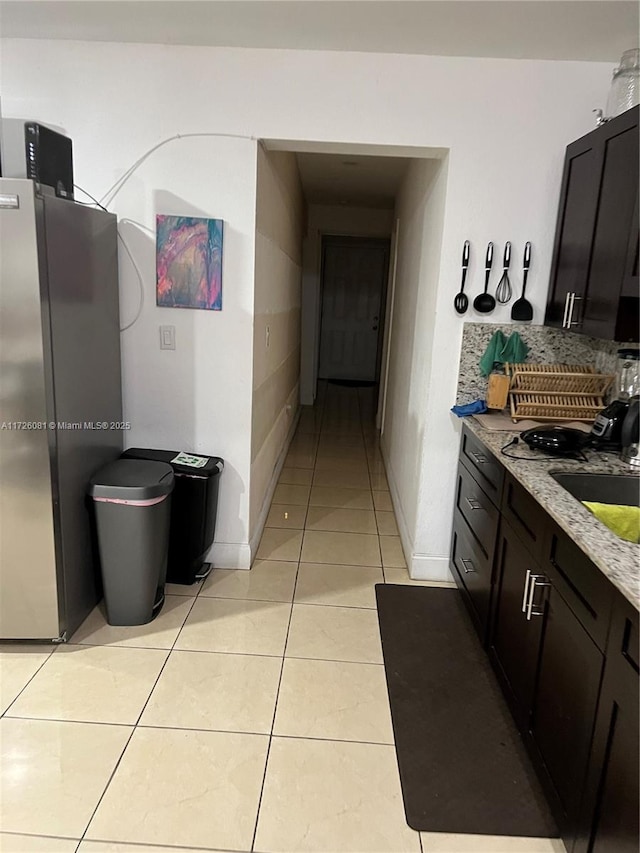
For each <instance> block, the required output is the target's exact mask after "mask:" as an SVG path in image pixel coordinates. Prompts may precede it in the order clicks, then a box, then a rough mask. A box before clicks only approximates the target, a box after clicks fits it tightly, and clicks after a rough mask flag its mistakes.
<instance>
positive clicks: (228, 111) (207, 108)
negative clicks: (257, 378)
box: [1, 40, 611, 558]
mask: <svg viewBox="0 0 640 853" xmlns="http://www.w3.org/2000/svg"><path fill="white" fill-rule="evenodd" d="M1 47H2V59H1V61H2V95H3V111H4V113H5V114H6V115H7V116H12V117H21V116H26V117H29V118H37V119H40V120H42V121H46V122H51V123H53V124H57V125H60V126H62V127H64V128H65V129H66V130H67V131H68V132H69V133H70V135H71V136H72V137H73V139H74V150H75V163H76V176H77V181H78V182H79V183H80V184H81V185H83V186H86V188H87V189H88V190H89V191H90V192H93V193H94V194H95V193H98V194H100V193H101V192H103V191H104V190H105V189H106V188H107V187H108V186H109V185H110V184H111V183H112V181H113V180H115V179H116V178H118V177H119V176H120V174H121V173H122V170H124V169H126V168H127V167H128V166H129V165H130V164H131V163H132V162H133V161H134V160H135V159H136V158H137V157H139V156H140V155H141V154H142V153H143V152H144V151H146V150H147V149H148V148H150V147H151V146H152V145H154V144H156V143H157V142H158V141H160V140H161V139H163V138H165V137H167V136H170V135H172V134H174V133H176V132H180V133H187V132H196V131H216V132H226V133H237V134H244V135H249V136H254V137H262V138H266V139H285V140H304V139H311V140H317V141H319V142H324V141H326V142H336V143H360V144H372V145H385V144H388V145H402V146H419V147H430V146H432V147H442V148H447V149H449V162H448V175H447V202H446V210H445V217H444V227H443V236H442V260H441V264H440V269H439V274H438V281H437V285H436V298H435V302H434V305H435V316H434V318H433V320H434V324H435V325H434V331H433V340H432V354H433V355H432V361H431V366H430V370H429V375H428V377H427V383H428V389H429V390H428V394H429V396H428V412H427V413H426V414H428V419H427V426H426V429H425V433H424V435H423V451H424V452H423V456H422V463H421V465H422V482H423V483H427V482H429V483H431V484H432V485H431V492H430V494H425V493H423V494H421V495H420V496H419V499H418V510H417V514H416V515H417V519H418V521H417V525H416V531H417V532H416V538H415V542H414V546H413V547H414V548H415V549H416V553H421V554H425V555H430V556H434V557H440V558H444V556H445V555H446V553H447V551H448V538H449V531H450V525H451V507H452V505H453V484H454V477H455V463H456V454H457V445H458V439H459V428H458V424H454V422H453V421H452V417H451V415H450V414H449V412H448V410H449V407H450V405H451V403H452V401H453V395H454V393H455V386H456V374H457V365H458V356H459V348H460V339H461V333H462V320H461V319H460V318H459V317H458V315H457V314H456V313H455V311H454V309H453V296H454V294H455V293H456V291H457V290H458V286H459V280H460V254H461V249H462V244H463V242H464V240H465V239H469V240H471V242H472V260H471V268H470V279H469V287H470V290H471V292H472V293H473V292H478V290H479V288H480V286H481V265H482V255H483V253H484V248H485V246H486V243H487V241H488V240H493V241H494V242H496V243H503V242H504V241H505V240H507V239H509V240H511V241H512V243H513V245H514V251H515V254H514V263H515V264H517V263H518V262H519V260H520V258H519V256H520V254H521V247H522V246H523V245H524V243H525V241H526V240H531V242H532V244H533V262H532V268H531V276H530V279H529V280H530V289H528V293H527V295H528V296H529V297H530V299H531V300H532V302H533V303H534V305H535V309H536V312H535V320H536V321H538V322H539V321H540V320H541V318H542V312H543V306H544V301H545V294H546V288H547V282H548V274H549V268H550V261H551V251H552V242H553V232H554V225H555V217H556V212H557V199H558V191H559V184H560V176H561V169H562V160H563V151H564V147H565V146H566V144H567V143H568V142H570V141H571V140H573V139H576V138H577V137H579V136H580V135H582V134H584V133H586V132H588V131H589V130H591V129H592V128H593V116H592V113H591V110H592V109H593V108H594V107H597V106H600V105H602V104H603V103H604V102H605V100H606V95H607V91H608V88H609V82H610V76H611V65H610V64H609V63H581V62H550V61H540V62H536V61H530V60H521V61H518V60H491V59H466V58H457V57H425V56H412V55H402V56H400V55H391V54H375V55H374V54H366V53H346V52H322V51H307V52H304V51H285V50H278V51H269V50H241V49H219V48H193V47H179V46H168V45H167V46H165V45H136V44H126V45H125V44H123V45H119V44H108V43H97V42H92V43H81V42H48V41H40V40H38V41H33V42H32V41H28V40H5V41H4V42H3V43H2V46H1ZM203 144H204V143H203ZM207 144H210V145H211V146H212V147H211V148H207V149H206V150H204V149H203V148H201V147H199V146H198V148H197V150H196V151H194V150H193V149H192V148H189V147H188V146H189V145H190V143H188V142H186V141H185V140H183V141H180V142H177V143H172V144H171V145H170V146H167V147H166V148H165V149H163V151H164V154H165V157H166V159H164V160H162V161H161V160H160V159H159V153H158V155H153V156H152V157H151V158H150V159H149V161H147V164H146V167H148V168H149V169H152V170H153V174H152V177H150V178H145V175H146V174H147V173H146V172H142V171H141V172H140V173H136V176H135V177H134V179H132V181H131V182H130V184H129V185H128V187H129V193H128V194H127V195H126V197H125V194H124V193H123V197H122V201H121V202H120V199H119V200H118V201H119V203H118V205H116V206H115V207H116V209H117V210H118V212H119V213H120V214H121V215H125V216H126V215H128V214H129V213H130V212H131V211H132V210H133V211H135V212H136V214H137V218H140V216H141V215H144V216H146V219H145V223H146V224H147V225H150V224H151V223H152V213H153V212H154V210H153V205H154V193H157V194H159V193H161V192H163V191H168V192H170V193H171V194H173V195H174V196H176V197H177V198H178V199H180V203H181V204H183V203H184V205H185V207H189V206H194V207H196V208H197V209H202V210H206V211H207V212H210V213H211V214H213V215H217V216H221V217H222V218H224V219H225V220H227V221H228V222H229V227H228V230H227V234H228V236H229V235H230V237H229V240H230V242H229V241H228V242H227V249H228V252H227V256H226V269H225V285H224V287H225V300H226V301H225V310H223V312H222V313H221V314H219V315H215V316H212V315H209V314H207V315H204V316H199V317H197V318H194V319H193V320H192V319H190V318H187V317H185V320H184V321H182V320H181V321H180V323H181V324H182V323H183V322H184V323H189V324H190V329H184V330H183V328H182V325H180V326H179V328H178V333H179V334H178V341H179V342H182V343H179V346H182V347H183V349H178V350H177V351H176V353H175V355H172V356H168V357H167V361H170V360H171V359H173V361H171V364H172V365H175V367H174V368H172V369H171V370H170V371H162V372H161V371H160V367H161V365H163V364H165V363H166V362H163V361H160V355H159V354H158V353H157V352H155V349H156V347H157V323H158V322H159V319H158V317H159V316H160V315H161V314H162V313H164V314H167V313H169V312H166V311H165V312H160V309H155V308H153V307H152V305H149V302H150V301H151V300H150V299H148V303H147V308H145V319H144V322H143V323H141V324H140V325H138V326H134V328H133V329H132V330H131V331H130V332H128V333H126V334H125V336H124V353H125V355H124V362H125V364H124V367H125V394H126V405H127V412H128V415H129V416H130V417H132V418H135V421H136V423H137V426H136V436H135V440H136V441H139V442H140V443H145V444H151V443H156V444H159V443H161V442H162V443H163V442H164V441H165V440H167V441H168V440H170V439H171V440H176V441H177V440H178V438H180V440H181V441H184V440H186V438H187V437H189V438H190V437H191V435H192V434H193V440H194V441H197V442H198V445H197V446H196V448H195V449H202V450H210V451H211V452H220V453H221V455H223V456H225V457H227V458H228V459H229V461H230V465H229V469H230V470H228V471H227V472H226V473H225V478H227V479H226V481H225V486H224V490H225V495H224V498H223V499H222V501H221V510H220V511H221V519H220V522H221V527H220V535H221V536H224V538H225V539H226V540H229V541H235V542H236V543H240V544H242V543H246V542H248V531H247V527H248V516H249V510H248V489H249V482H248V472H249V431H250V423H251V417H250V412H249V411H248V409H249V406H250V403H249V400H250V396H251V387H252V380H251V340H252V336H251V315H252V310H253V305H252V295H251V293H250V290H251V287H252V281H251V279H252V268H253V234H254V226H253V214H254V184H255V150H254V148H253V147H252V146H251V144H250V143H248V142H242V141H238V142H236V143H233V144H229V145H227V143H222V142H221V143H207ZM377 153H379V152H377ZM160 162H162V163H163V168H160V167H159V165H158V164H159V163H160ZM125 200H126V205H125ZM177 203H178V202H176V204H177ZM162 206H163V207H164V206H166V201H165V200H163V202H162ZM140 241H141V242H142V238H141V240H140ZM145 245H146V243H145ZM146 255H147V260H146V261H145V264H146V267H145V269H147V270H148V272H147V275H150V270H149V267H150V259H151V257H152V253H151V251H150V249H147V251H146ZM123 266H124V267H125V269H126V265H123ZM515 280H516V284H517V285H519V283H520V279H519V276H517V275H516V276H515ZM122 287H123V290H124V291H125V292H126V293H127V294H128V292H129V291H130V290H133V291H135V280H134V278H133V277H132V276H131V274H130V272H126V271H125V272H124V275H123V280H122ZM128 298H129V297H128V296H127V299H128ZM133 298H134V297H133V296H131V299H133ZM125 308H126V310H125V312H124V315H125V317H127V316H130V312H131V310H132V307H131V304H130V302H127V303H126V305H125ZM147 312H148V313H147ZM508 312H509V308H508V307H506V308H501V309H499V310H497V311H496V313H495V314H494V315H493V319H495V320H496V321H500V320H504V319H506V318H508ZM177 313H178V312H171V316H172V317H173V316H174V314H177ZM184 313H185V315H191V314H192V313H194V314H195V313H198V314H201V315H202V314H203V312H184ZM474 316H475V315H474V314H473V312H471V313H470V314H468V315H467V318H468V319H471V318H473V317H474ZM165 322H167V321H166V320H165ZM177 322H178V321H177V320H176V324H177ZM190 331H192V332H193V336H192V340H191V342H190V343H189V344H188V345H187V348H186V350H185V349H184V346H185V343H184V337H185V333H186V334H187V335H188V334H189V332H190ZM154 352H155V355H154ZM163 355H164V354H163ZM214 355H215V357H213V356H214ZM138 359H139V360H140V363H139V365H138V364H137V360H138ZM192 374H194V375H192ZM168 375H170V376H173V378H172V380H171V382H170V383H168V384H167V383H163V382H162V379H163V378H164V377H166V376H168ZM187 379H188V381H189V382H190V383H191V386H190V387H191V391H190V392H189V393H184V394H183V396H186V397H187V398H188V400H189V401H190V406H191V407H189V406H187V408H186V411H187V415H186V416H185V415H184V413H182V414H180V412H179V411H178V409H177V407H175V404H174V409H173V411H170V407H171V405H172V403H173V400H172V392H174V391H178V390H179V382H183V381H187ZM148 388H152V389H153V393H151V392H150V391H149V390H148ZM163 388H164V389H165V390H164V391H163V390H162V389H163ZM221 391H223V392H224V393H223V394H221V393H220V392H221ZM161 393H164V394H165V397H166V399H165V400H164V401H162V403H160V402H159V400H160V394H161ZM212 419H213V420H212ZM163 422H164V423H170V424H171V425H172V426H171V428H170V429H169V428H168V427H166V426H164V425H163ZM240 431H244V433H246V440H245V438H244V437H241V434H240ZM185 433H189V435H185ZM183 435H184V438H182V436H183ZM174 436H175V439H174ZM227 490H228V495H229V497H227ZM227 500H228V501H229V502H230V504H231V505H230V506H225V504H226V502H227Z"/></svg>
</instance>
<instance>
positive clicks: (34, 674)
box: [0, 644, 61, 720]
mask: <svg viewBox="0 0 640 853" xmlns="http://www.w3.org/2000/svg"><path fill="white" fill-rule="evenodd" d="M60 645H61V644H58V645H57V646H56V647H55V648H53V649H51V651H50V652H49V654H48V655H47V656H46V658H45V659H44V660H43V661H42V663H41V664H40V666H39V667H38V668H37V669H36V671H35V672H34V673H33V675H32V676H31V678H30V679H29V680H28V681H27V683H26V684H25V685H24V686H23V688H22V689H21V690H20V692H19V693H18V694H17V695H16V696H14V698H13V699H12V700H11V702H10V703H9V704H8V705H7V707H6V708H5V709H4V711H3V712H2V714H0V719H2V718H4V717H6V716H7V714H8V712H9V711H10V710H11V708H12V706H13V705H15V703H16V702H17V701H18V699H19V698H20V697H21V696H22V694H23V693H24V691H25V690H26V689H27V687H28V686H29V685H30V684H31V682H32V681H33V679H34V678H35V677H36V675H37V674H38V673H39V672H40V670H41V669H42V667H43V666H44V665H45V663H46V662H47V661H48V660H49V658H50V657H51V655H53V654H55V652H56V650H57V649H58V648H59V646H60ZM34 648H35V646H34ZM7 719H12V720H16V719H21V718H20V717H11V716H10V715H9V716H8V717H7Z"/></svg>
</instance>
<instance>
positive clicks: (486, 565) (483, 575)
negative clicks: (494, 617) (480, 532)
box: [451, 510, 491, 637]
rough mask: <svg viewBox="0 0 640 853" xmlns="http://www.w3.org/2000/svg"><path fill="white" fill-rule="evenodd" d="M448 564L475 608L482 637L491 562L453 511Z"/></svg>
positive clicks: (486, 617)
mask: <svg viewBox="0 0 640 853" xmlns="http://www.w3.org/2000/svg"><path fill="white" fill-rule="evenodd" d="M451 563H452V565H453V568H454V569H455V571H456V573H457V575H458V577H459V579H460V581H461V582H462V585H463V586H464V589H465V590H466V592H467V593H468V594H469V599H470V602H471V605H472V607H473V609H474V610H475V616H476V617H477V621H478V623H479V625H480V628H481V631H480V633H481V636H482V637H484V632H485V629H486V627H487V620H488V617H489V599H490V596H491V563H490V562H489V561H488V560H487V558H486V556H485V554H484V552H483V550H482V548H481V546H480V543H479V542H478V541H477V540H476V538H475V537H474V535H473V533H472V532H471V530H469V527H468V525H467V523H466V521H465V520H464V518H463V517H462V515H461V514H460V513H459V512H458V511H457V510H456V511H455V512H454V515H453V539H452V543H451ZM458 586H460V584H458Z"/></svg>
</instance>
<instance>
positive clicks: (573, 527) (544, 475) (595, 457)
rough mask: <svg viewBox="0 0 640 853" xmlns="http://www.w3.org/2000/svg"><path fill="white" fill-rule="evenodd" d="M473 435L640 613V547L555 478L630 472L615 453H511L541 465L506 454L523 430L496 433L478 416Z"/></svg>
mask: <svg viewBox="0 0 640 853" xmlns="http://www.w3.org/2000/svg"><path fill="white" fill-rule="evenodd" d="M465 424H466V425H467V426H468V428H469V429H470V430H471V432H472V433H473V434H474V435H475V436H477V438H478V439H479V440H480V441H481V442H482V443H483V444H484V445H485V447H487V449H488V450H490V451H491V452H492V453H493V454H494V456H496V458H497V459H499V460H500V462H501V463H502V464H503V465H504V467H505V468H506V469H507V471H509V472H510V473H511V474H512V475H513V476H514V477H515V479H516V480H518V482H519V483H521V485H522V486H523V487H524V488H525V489H526V490H527V491H528V492H529V493H530V494H531V495H533V497H534V498H535V499H536V500H537V501H538V503H540V504H541V506H542V507H543V508H544V509H545V510H546V511H547V512H548V513H549V515H550V516H551V517H552V518H553V519H554V520H555V521H556V522H557V523H558V525H559V526H560V527H561V528H562V529H563V530H564V531H565V533H567V534H568V535H569V536H570V537H571V538H572V539H573V541H574V542H575V543H576V544H577V545H578V546H579V547H580V548H581V549H582V550H583V551H584V553H585V554H586V555H587V556H588V557H589V559H590V560H592V561H593V562H594V563H595V565H596V566H597V567H598V568H599V569H600V570H601V571H602V573H603V574H604V575H606V577H608V578H609V580H610V581H611V583H612V584H613V585H614V586H615V587H616V588H617V589H618V590H620V592H621V593H622V594H623V595H624V597H625V598H626V599H627V600H628V601H630V602H631V604H633V605H634V607H636V608H637V609H638V610H640V545H635V544H634V543H633V542H626V541H625V540H624V539H620V538H619V537H618V536H616V535H615V533H613V532H612V531H611V530H609V528H608V527H606V526H605V525H604V524H602V522H600V521H598V519H597V518H595V516H594V515H592V514H591V513H590V512H589V510H588V509H587V508H586V507H585V506H583V505H582V504H581V503H580V501H578V500H576V498H574V497H573V496H572V495H570V494H569V492H568V491H566V489H564V488H563V487H562V486H561V485H560V484H559V483H557V482H556V481H555V480H554V479H553V477H551V476H550V473H549V472H551V471H553V472H557V471H571V472H576V473H578V472H579V473H584V474H587V473H589V474H598V473H599V474H630V473H632V472H631V471H630V469H629V466H628V465H625V464H624V463H623V462H622V461H621V460H620V459H619V458H618V457H617V456H615V455H614V454H609V453H607V454H604V453H600V454H596V453H591V452H588V454H587V455H588V456H589V462H577V461H573V460H570V459H561V458H554V457H552V456H548V457H543V458H541V456H540V454H539V453H535V452H532V451H530V450H529V448H528V447H527V446H526V445H524V444H523V443H522V442H520V443H519V444H517V445H512V446H511V447H510V448H509V453H515V454H517V455H518V456H527V457H530V458H532V459H536V460H539V461H536V462H524V461H518V460H516V459H510V458H509V457H507V456H503V455H502V454H501V453H500V448H502V447H504V445H505V444H507V442H509V441H510V440H511V439H512V438H514V437H515V436H517V435H519V433H517V432H502V431H501V432H496V431H492V430H487V429H485V428H484V427H482V426H481V425H480V424H479V423H478V422H477V421H476V420H474V418H466V419H465Z"/></svg>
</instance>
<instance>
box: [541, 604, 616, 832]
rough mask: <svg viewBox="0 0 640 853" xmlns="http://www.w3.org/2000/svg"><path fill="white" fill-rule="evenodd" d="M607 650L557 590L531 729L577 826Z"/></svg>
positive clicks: (569, 822) (570, 827)
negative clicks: (586, 628) (585, 626)
mask: <svg viewBox="0 0 640 853" xmlns="http://www.w3.org/2000/svg"><path fill="white" fill-rule="evenodd" d="M603 660H604V657H603V654H602V652H601V651H600V650H599V649H598V647H597V646H596V645H595V643H594V642H593V641H592V640H591V638H590V637H589V635H588V634H587V632H586V631H585V629H584V628H583V626H582V625H581V623H580V621H579V620H578V618H577V617H576V616H575V615H574V613H573V611H572V610H571V608H570V607H569V605H568V604H567V603H566V602H565V600H564V599H563V598H562V596H561V595H560V594H559V593H558V591H557V590H556V589H554V588H553V587H551V589H550V592H549V598H548V602H547V608H546V613H545V615H544V628H543V632H542V644H541V650H540V663H539V667H538V682H537V686H536V692H535V699H534V704H533V713H532V717H531V734H532V736H533V739H534V741H535V744H536V747H537V749H538V750H539V752H540V755H541V757H542V760H543V762H544V764H545V766H546V769H547V772H548V774H549V776H550V779H551V782H552V784H553V787H554V788H555V791H556V794H557V796H558V799H559V801H560V806H561V808H562V811H563V812H564V814H565V817H566V820H565V821H564V826H563V835H565V836H566V837H568V838H573V837H574V835H575V831H576V823H577V818H578V811H579V807H580V800H581V794H582V790H583V786H584V777H585V771H586V767H587V760H588V757H589V750H590V747H591V737H592V733H593V725H594V721H595V716H596V703H597V700H598V691H599V689H600V679H601V676H602V667H603Z"/></svg>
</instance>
